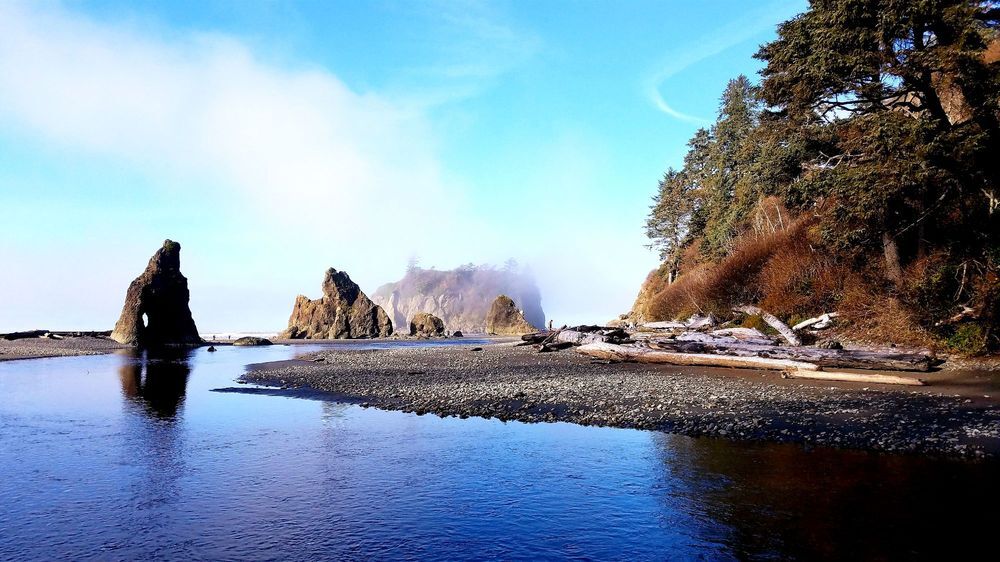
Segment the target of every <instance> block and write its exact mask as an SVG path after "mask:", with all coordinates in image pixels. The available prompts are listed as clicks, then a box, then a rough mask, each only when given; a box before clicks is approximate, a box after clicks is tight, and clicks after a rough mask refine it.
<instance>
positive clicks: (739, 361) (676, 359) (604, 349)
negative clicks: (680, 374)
mask: <svg viewBox="0 0 1000 562" xmlns="http://www.w3.org/2000/svg"><path fill="white" fill-rule="evenodd" d="M577 352H579V353H582V354H584V355H589V356H591V357H597V358H599V359H612V360H617V361H638V362H640V363H666V364H669V365H689V366H706V367H736V368H742V369H770V370H774V369H777V370H784V369H812V370H816V369H818V368H819V367H818V366H816V365H813V364H811V363H805V362H802V361H792V360H789V359H770V358H766V357H739V356H735V355H715V354H711V353H677V352H673V351H661V350H656V349H652V348H648V347H640V346H627V345H616V344H612V343H589V344H587V345H582V346H580V347H578V348H577Z"/></svg>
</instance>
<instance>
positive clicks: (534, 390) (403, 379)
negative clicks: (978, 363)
mask: <svg viewBox="0 0 1000 562" xmlns="http://www.w3.org/2000/svg"><path fill="white" fill-rule="evenodd" d="M241 382H247V383H255V384H260V385H265V386H271V387H278V388H281V389H284V392H287V393H291V394H292V395H295V394H296V393H305V392H316V391H319V392H322V393H326V394H327V395H328V396H331V397H333V398H335V399H337V400H345V401H352V402H357V403H361V404H362V405H364V406H374V407H379V408H384V409H390V410H402V411H406V412H416V413H417V414H425V413H433V414H438V415H441V416H459V417H468V416H479V417H485V418H499V419H501V420H518V421H524V422H553V421H565V422H571V423H577V424H583V425H600V426H612V427H622V428H637V429H650V430H659V431H666V432H671V433H679V434H684V435H689V436H712V437H722V438H727V439H734V440H752V441H777V442H795V443H803V444H808V445H823V446H834V447H844V448H853V449H864V450H872V451H885V452H908V453H921V454H927V455H934V456H943V457H964V458H987V457H989V458H995V457H998V456H1000V401H998V400H997V399H996V397H995V396H990V395H981V394H980V395H976V396H975V398H973V397H971V396H970V395H968V393H966V395H957V394H954V395H952V394H948V395H945V394H944V392H945V391H947V390H950V389H948V388H947V386H944V387H937V389H935V387H933V386H932V387H926V390H923V389H922V390H920V391H911V390H907V391H899V390H894V389H889V388H884V387H874V386H867V387H859V386H858V385H838V386H831V385H829V384H821V385H817V384H809V383H802V382H800V381H792V380H784V379H782V378H781V376H780V374H777V373H773V372H771V373H765V372H761V371H751V370H736V369H715V370H712V369H705V368H691V367H669V366H656V365H639V364H631V363H616V364H608V363H607V362H598V361H593V360H590V359H588V358H586V357H583V356H580V355H578V354H575V353H559V354H539V353H536V352H535V351H534V350H533V349H530V348H526V347H513V346H511V345H510V344H490V345H483V346H481V347H477V346H475V344H473V343H472V342H470V344H469V345H462V346H457V345H456V346H447V347H436V348H421V347H415V348H400V349H379V350H350V349H336V348H332V349H330V350H323V351H321V352H317V353H312V354H308V355H305V356H303V357H302V358H301V359H300V360H295V361H283V362H278V363H267V364H260V365H251V366H249V367H248V371H247V373H245V374H244V375H243V377H242V378H241ZM247 390H249V389H247Z"/></svg>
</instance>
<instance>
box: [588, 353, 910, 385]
mask: <svg viewBox="0 0 1000 562" xmlns="http://www.w3.org/2000/svg"><path fill="white" fill-rule="evenodd" d="M577 352H579V353H582V354H584V355H587V356H590V357H596V358H599V359H609V360H616V361H635V362H639V363H663V364H669V365H684V366H700V367H736V368H744V369H768V370H779V371H784V372H786V373H787V374H788V375H789V376H791V377H798V378H809V379H820V380H832V381H847V382H863V383H870V384H897V385H911V386H921V385H923V384H924V382H923V381H922V380H920V379H914V378H905V377H898V376H894V375H878V374H859V373H843V372H826V371H823V370H822V367H820V366H819V365H815V364H813V363H806V362H804V361H793V360H789V359H773V358H768V357H738V356H732V355H716V354H704V353H697V354H696V353H678V352H673V351H661V350H657V349H651V348H648V347H640V346H626V345H615V344H610V343H591V344H587V345H583V346H580V347H578V348H577Z"/></svg>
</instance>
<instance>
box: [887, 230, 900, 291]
mask: <svg viewBox="0 0 1000 562" xmlns="http://www.w3.org/2000/svg"><path fill="white" fill-rule="evenodd" d="M882 251H883V252H884V254H885V274H886V277H888V278H889V279H890V280H892V281H893V282H895V283H899V282H900V281H902V280H903V268H902V267H901V266H900V265H899V246H898V245H897V244H896V238H895V237H893V235H891V234H889V233H888V232H883V233H882Z"/></svg>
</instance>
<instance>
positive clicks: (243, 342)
mask: <svg viewBox="0 0 1000 562" xmlns="http://www.w3.org/2000/svg"><path fill="white" fill-rule="evenodd" d="M233 345H237V346H241V347H257V346H262V345H274V344H273V343H271V340H269V339H267V338H258V337H255V336H243V337H242V338H239V339H237V340H236V341H234V342H233Z"/></svg>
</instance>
